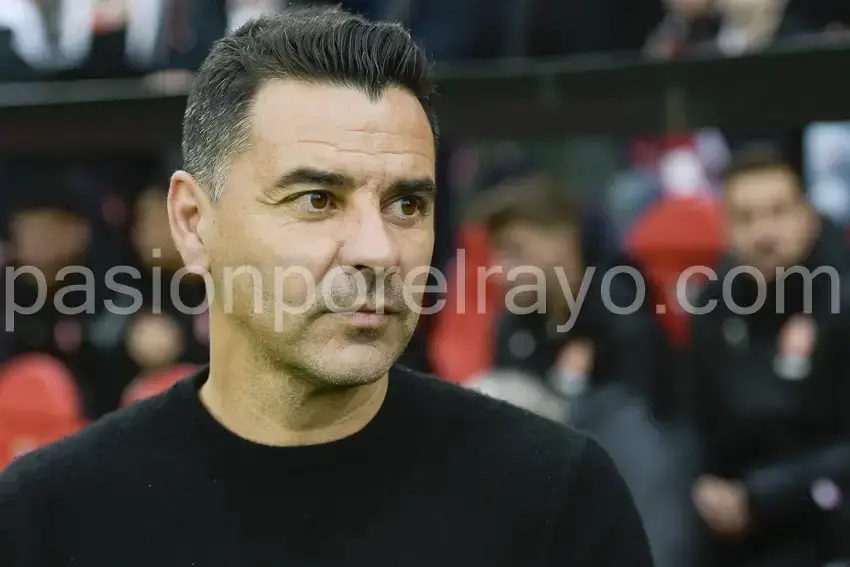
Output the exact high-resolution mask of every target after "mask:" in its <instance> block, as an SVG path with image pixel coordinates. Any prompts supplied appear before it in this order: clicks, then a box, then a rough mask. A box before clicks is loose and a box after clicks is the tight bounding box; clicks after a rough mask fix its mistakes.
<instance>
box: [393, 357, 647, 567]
mask: <svg viewBox="0 0 850 567" xmlns="http://www.w3.org/2000/svg"><path fill="white" fill-rule="evenodd" d="M406 378H409V379H411V380H412V381H413V384H415V387H416V388H417V389H418V392H417V394H418V395H419V396H420V398H424V399H427V400H429V401H428V402H426V404H425V405H427V406H428V407H429V408H430V409H431V411H432V413H433V414H434V415H435V416H436V417H434V418H433V419H432V420H431V421H427V419H426V418H425V417H424V416H418V419H421V420H425V423H424V424H423V429H429V430H431V431H435V430H436V431H440V432H441V433H442V435H440V436H439V441H440V442H441V446H442V447H444V449H442V450H443V451H444V452H445V455H443V456H444V457H445V458H442V459H440V462H451V463H452V466H453V467H454V468H453V471H454V472H453V475H455V477H460V478H474V479H475V481H474V482H475V485H474V489H471V490H473V491H474V492H476V493H478V494H485V495H489V498H492V499H495V500H498V501H499V502H501V503H503V504H504V505H505V506H507V507H509V508H510V509H511V510H512V511H513V512H514V513H515V514H516V515H517V516H519V517H523V518H525V521H526V522H527V523H529V524H530V525H533V526H534V532H535V534H536V536H535V537H539V538H541V539H539V540H538V541H539V542H540V543H541V544H542V546H541V549H542V550H544V553H545V554H546V555H547V556H548V558H547V562H546V564H547V565H549V564H551V565H565V564H570V565H575V566H577V567H590V566H593V567H609V566H610V567H614V566H615V565H627V564H628V565H635V566H640V567H649V566H651V565H652V558H651V555H650V551H649V544H648V542H647V538H646V534H645V532H644V529H643V525H642V522H641V519H640V515H639V514H638V511H637V508H636V507H635V504H634V501H633V499H632V496H631V494H630V492H629V489H628V487H627V485H626V483H625V481H624V480H623V477H622V476H621V475H620V473H619V471H618V469H617V466H616V465H615V463H614V461H613V460H612V459H611V457H610V456H609V454H608V453H607V452H606V451H605V450H604V449H603V448H602V447H601V446H600V445H599V443H597V442H596V441H595V440H593V439H592V438H590V437H588V436H586V435H585V434H583V433H580V432H577V431H575V430H573V429H570V428H568V427H565V426H563V425H560V424H558V423H556V422H553V421H550V420H547V419H545V418H542V417H539V416H537V415H534V414H532V413H530V412H527V411H525V410H522V409H519V408H516V407H513V406H510V405H508V404H506V403H503V402H501V401H498V400H495V399H490V398H488V397H486V396H484V395H483V394H478V393H475V392H471V391H468V390H465V389H463V388H461V387H459V386H457V385H453V384H449V383H445V382H442V381H441V380H439V379H437V378H435V377H429V376H426V375H420V374H417V373H414V372H407V373H406ZM435 422H436V423H440V424H442V425H443V426H444V429H442V430H441V429H439V427H437V426H435V425H434V423H435ZM449 459H450V460H449ZM435 460H436V459H435ZM564 534H570V537H564ZM612 541H616V542H617V545H614V546H612V545H610V542H612Z"/></svg>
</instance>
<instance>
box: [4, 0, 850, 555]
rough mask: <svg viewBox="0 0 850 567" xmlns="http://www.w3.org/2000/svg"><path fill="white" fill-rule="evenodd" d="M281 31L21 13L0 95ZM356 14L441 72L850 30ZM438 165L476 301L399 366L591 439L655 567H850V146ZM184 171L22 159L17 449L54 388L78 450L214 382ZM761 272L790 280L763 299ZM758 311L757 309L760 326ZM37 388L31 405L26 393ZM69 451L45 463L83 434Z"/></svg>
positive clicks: (826, 5)
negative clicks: (396, 34)
mask: <svg viewBox="0 0 850 567" xmlns="http://www.w3.org/2000/svg"><path fill="white" fill-rule="evenodd" d="M286 4H290V2H285V1H283V0H0V89H2V87H3V85H2V83H8V82H32V81H67V80H82V79H114V78H144V79H145V80H160V81H165V83H169V82H172V81H173V82H175V83H181V84H185V82H186V81H188V80H190V79H191V73H192V71H193V70H194V69H195V68H196V67H197V66H198V65H199V64H200V62H201V60H202V59H203V57H204V56H205V54H206V52H207V51H208V49H209V47H210V45H211V43H212V42H213V41H215V40H216V39H217V38H218V37H221V36H222V35H224V34H226V33H227V32H228V30H232V29H234V28H235V27H237V26H239V25H240V23H242V22H244V21H245V20H247V19H249V18H250V17H252V16H254V15H257V14H260V13H269V12H274V11H276V10H280V9H281V8H283V7H284V5H286ZM335 4H341V5H342V6H343V7H345V8H348V9H350V10H353V11H357V12H360V13H364V14H366V15H368V16H370V17H372V18H379V19H390V20H396V21H401V22H403V23H404V24H405V25H406V26H408V27H409V28H410V29H411V30H412V33H413V34H414V35H415V36H416V37H418V38H419V39H421V40H422V41H423V43H424V45H425V46H426V48H427V50H428V51H429V52H431V53H432V54H433V55H434V57H435V58H436V59H437V60H438V62H440V63H441V64H448V63H453V62H469V61H472V60H480V59H503V58H525V57H555V56H572V55H582V54H593V55H599V56H603V57H615V56H618V55H619V54H622V55H621V56H623V57H628V56H631V55H640V56H642V57H650V58H660V59H671V58H677V57H685V56H690V55H700V54H712V53H713V54H715V55H724V56H738V55H743V54H746V53H749V52H753V51H759V50H762V49H765V48H768V47H769V46H771V45H772V44H776V43H779V44H782V43H783V42H793V41H795V40H797V39H799V38H804V37H806V36H811V35H824V34H827V35H829V36H835V37H840V36H843V34H844V30H845V29H850V28H848V26H850V3H848V2H846V0H845V1H841V0H663V1H662V0H593V1H590V0H581V1H578V0H574V1H570V2H564V1H562V0H535V1H519V0H517V1H507V0H487V1H486V2H485V1H484V0H351V1H349V2H341V3H338V2H335ZM789 72H791V71H790V70H789ZM730 88H736V86H734V85H730ZM440 152H441V156H440V157H441V160H442V161H441V164H440V169H441V171H440V172H439V175H440V187H441V195H440V199H441V200H442V201H441V203H442V204H441V205H439V207H441V211H438V216H437V221H436V222H437V223H438V227H437V232H438V235H439V238H438V249H437V250H436V251H435V261H434V264H435V267H436V268H438V269H440V270H442V271H443V273H445V274H447V275H448V278H447V279H448V281H449V282H454V281H456V282H459V284H458V285H456V286H452V285H450V286H449V287H448V289H447V290H445V291H444V292H442V293H438V294H434V295H433V297H430V298H429V301H431V302H434V301H445V302H446V303H445V305H444V307H443V308H442V309H441V310H440V311H439V312H437V313H436V314H434V315H431V316H427V317H423V321H422V324H421V328H420V329H419V330H418V332H417V335H416V337H415V338H414V341H413V343H412V344H411V346H410V348H409V349H408V352H406V353H405V356H404V359H403V360H404V362H405V363H406V364H408V365H410V366H413V367H416V368H418V369H421V370H425V371H429V372H434V373H436V374H437V375H439V376H440V377H442V378H444V379H446V380H451V381H454V382H458V383H460V384H463V385H465V386H467V387H470V388H476V389H479V390H481V391H482V392H484V393H486V394H487V395H492V396H496V397H501V398H503V399H505V400H507V401H509V402H510V403H514V404H517V405H520V406H523V407H526V408H527V409H529V410H530V411H534V412H537V413H540V414H542V415H545V416H547V417H548V418H550V419H554V420H559V421H563V422H565V423H569V424H571V425H573V426H576V427H579V428H581V429H583V430H586V431H588V432H590V433H591V434H593V435H594V436H596V437H597V438H598V439H599V440H600V441H601V442H602V444H603V445H604V446H605V447H606V449H608V451H609V452H610V453H611V454H612V456H613V457H614V459H615V461H616V462H617V464H618V466H620V468H621V470H622V472H623V474H624V476H625V477H626V480H627V482H628V483H629V485H630V487H631V489H632V493H633V495H634V498H635V500H636V502H637V504H638V507H639V508H640V510H641V512H642V514H643V516H644V522H645V525H646V529H647V532H648V535H649V537H650V540H651V544H652V546H653V552H654V553H655V556H656V562H657V565H658V567H688V566H693V567H697V566H706V567H713V566H719V565H723V566H726V565H729V566H733V567H734V566H764V567H784V566H788V567H808V566H811V567H815V566H821V565H827V564H833V563H834V564H835V565H839V564H840V565H850V563H848V561H850V545H848V537H847V535H848V534H850V504H847V505H845V494H850V493H848V492H847V491H848V490H850V420H848V417H847V416H848V415H850V411H848V409H850V357H848V356H846V355H845V352H849V351H848V350H847V348H846V346H845V345H847V344H848V342H847V341H850V311H848V310H847V307H850V306H847V303H846V302H847V301H848V299H847V298H850V294H848V292H850V287H848V286H850V279H846V278H843V276H844V274H846V273H847V270H850V248H848V238H847V236H846V234H847V227H848V225H850V122H848V123H847V124H843V123H836V124H811V125H808V126H806V127H805V128H803V129H801V130H798V131H772V132H723V131H718V130H712V129H707V130H698V131H690V132H677V133H675V134H671V135H664V136H639V135H635V136H632V137H629V138H625V137H618V138H614V137H602V136H599V137H574V136H570V135H569V134H568V133H565V135H564V137H563V139H562V140H549V141H546V142H541V143H534V142H525V143H518V142H513V141H488V142H484V141H481V140H459V139H455V140H445V141H443V143H442V147H441V150H440ZM179 167H180V158H179V156H178V157H175V152H174V151H173V148H169V147H165V144H164V147H163V148H162V151H161V152H159V153H156V154H154V155H151V154H138V155H126V154H122V155H78V154H77V153H75V152H73V151H70V150H69V152H68V153H67V154H61V155H57V154H55V153H50V154H37V155H35V154H34V155H0V265H4V266H6V267H7V269H6V270H5V271H4V274H3V276H2V281H3V285H4V289H5V291H6V300H5V303H4V307H3V309H2V310H0V314H2V317H3V321H4V324H5V332H4V333H2V335H0V361H3V362H4V363H5V366H4V367H3V368H0V448H2V450H3V451H6V452H7V453H14V452H16V451H24V450H26V449H27V448H29V447H30V446H31V445H35V444H38V442H39V439H38V435H36V434H32V435H31V438H30V439H29V441H27V440H26V439H24V440H21V439H17V440H15V442H14V444H12V445H9V443H11V442H10V441H9V437H8V435H7V434H6V433H4V427H5V428H7V429H8V428H9V427H12V426H10V425H9V423H10V421H9V417H8V415H11V414H12V413H14V412H15V411H17V410H20V408H21V407H26V410H27V411H28V412H30V413H31V414H32V413H37V412H38V411H41V410H40V408H39V407H37V404H32V403H30V402H29V400H32V399H35V398H36V397H39V396H41V397H45V396H46V397H47V398H50V397H51V396H50V393H49V392H48V393H47V394H45V391H46V389H49V387H50V386H49V384H52V383H54V382H55V380H54V382H50V381H42V382H40V384H41V386H37V387H32V384H33V383H34V382H36V381H37V380H36V378H37V377H36V375H39V376H41V375H42V374H43V373H45V372H46V370H45V368H47V367H46V366H45V365H44V363H45V361H46V360H49V361H52V363H56V364H55V365H53V366H50V365H48V366H49V368H50V369H52V370H51V372H52V371H56V369H58V368H61V372H60V373H61V374H62V376H63V377H64V378H63V379H66V380H65V382H66V383H70V384H73V389H72V394H71V396H72V398H73V402H72V404H71V405H72V406H73V407H72V411H71V413H73V411H76V410H73V408H77V410H78V411H77V413H78V415H72V416H70V417H68V415H67V411H66V413H65V414H63V415H65V418H66V421H67V423H66V425H67V427H70V428H73V427H78V426H79V425H80V424H85V423H87V422H90V421H92V420H96V419H99V418H100V417H102V416H103V415H105V414H107V413H109V412H112V411H115V410H116V409H118V408H120V407H121V406H122V405H126V404H128V403H131V402H132V401H133V400H134V399H135V398H136V397H138V396H140V395H143V394H141V393H140V392H141V391H142V390H143V389H144V388H143V386H144V385H145V384H148V385H150V384H153V385H154V386H151V388H150V390H149V392H148V393H153V392H154V391H156V389H157V387H160V386H162V387H164V386H165V385H167V383H169V381H171V380H173V379H174V378H175V377H179V376H181V375H183V374H184V373H185V369H186V368H188V367H190V366H193V365H200V364H203V363H204V362H205V361H206V360H207V358H208V352H207V351H208V322H207V318H206V311H205V291H204V281H203V279H201V278H200V277H198V276H195V275H192V274H187V273H184V272H182V271H181V265H182V262H181V259H180V256H179V254H177V252H176V250H175V249H174V247H173V245H172V242H171V238H170V235H169V228H168V218H167V211H166V207H165V195H166V192H167V183H168V177H169V174H170V172H172V171H173V170H175V169H177V168H179ZM796 265H799V266H803V267H804V268H806V269H808V270H810V271H814V270H817V269H822V268H830V269H832V270H833V271H834V272H835V273H836V274H837V277H836V278H833V279H830V277H829V276H827V277H824V276H818V278H815V279H813V280H812V282H813V283H811V290H808V288H807V285H808V284H807V283H806V281H804V280H803V279H801V278H800V277H797V278H796V279H795V276H791V277H790V278H788V279H787V281H786V280H779V279H776V278H771V277H769V274H771V273H773V272H774V270H775V268H776V267H778V266H796ZM69 266H77V267H83V268H85V269H86V270H87V271H83V270H73V271H71V272H68V270H67V268H68V267H69ZM522 266H532V267H535V268H537V269H538V270H539V273H541V274H543V278H544V282H545V286H544V287H545V289H546V293H545V294H544V295H545V297H544V298H543V299H544V300H545V304H546V308H545V313H541V312H540V311H541V309H539V307H540V304H539V300H540V299H541V298H540V296H539V295H535V294H533V293H529V290H531V289H534V288H535V286H536V285H537V284H539V283H540V282H539V281H537V280H536V279H535V278H526V277H525V276H524V275H523V276H519V277H515V278H514V277H504V276H505V274H508V273H509V272H510V270H511V268H519V267H522ZM740 266H749V267H752V268H753V270H751V271H752V272H754V273H757V274H767V275H768V277H767V278H766V280H765V281H764V282H762V284H763V285H761V286H759V285H757V284H758V283H759V282H758V278H757V277H754V276H752V274H749V275H748V274H747V273H744V274H743V275H741V274H740V273H738V272H741V270H740V269H739V268H740ZM119 267H120V269H116V268H119ZM694 267H705V268H706V269H707V268H711V269H713V270H714V273H715V274H716V275H717V281H710V280H709V279H708V278H706V277H704V276H705V273H704V272H705V270H701V272H703V273H700V272H693V268H694ZM494 268H495V269H494ZM689 269H690V270H691V272H692V276H691V277H687V278H683V277H682V274H683V273H686V272H688V270H689ZM488 270H490V271H492V274H491V275H492V277H489V276H486V275H485V274H486V273H488V272H487V271H488ZM736 270H737V271H736ZM730 273H732V274H733V276H734V277H732V278H729V277H728V275H729V274H730ZM500 274H501V275H500ZM693 274H695V275H693ZM736 274H737V276H736ZM724 278H725V279H724ZM845 279H846V281H845ZM727 280H729V281H731V283H730V284H729V285H724V282H725V281H727ZM780 281H782V282H783V286H780V285H779V283H778V282H780ZM106 282H111V283H110V284H109V285H107V284H106ZM830 286H832V287H830ZM780 288H781V290H780ZM81 289H86V290H87V291H84V292H81ZM88 290H93V291H94V292H93V293H90V292H89V291H88ZM128 290H134V291H135V294H128V293H126V292H127V291H128ZM565 290H569V293H567V292H565ZM809 291H811V293H810V295H811V297H812V299H811V300H810V301H809V300H806V298H805V295H806V294H807V293H809ZM762 292H763V293H764V299H762V300H761V303H762V304H763V305H762V306H761V307H760V308H757V309H752V310H749V311H748V310H746V309H744V310H742V309H740V308H738V307H737V306H744V307H746V306H750V305H753V304H754V303H758V302H759V298H760V297H761V295H759V294H761V293H762ZM780 296H781V297H780ZM833 297H837V299H836V300H834V301H833V302H832V303H830V300H831V299H833ZM57 298H61V302H60V303H61V304H62V305H64V308H63V309H57V308H56V304H55V302H54V300H55V299H57ZM506 298H510V300H511V302H513V304H514V308H512V309H507V308H506ZM729 298H732V300H733V301H732V302H731V303H732V305H731V307H730V301H729ZM780 299H781V305H782V308H781V309H779V308H778V307H777V306H778V305H779V304H780ZM712 300H715V303H716V305H717V306H718V307H716V308H713V309H711V310H708V311H707V312H706V313H705V314H698V315H696V314H694V311H695V310H697V309H695V308H696V307H698V306H704V305H705V304H706V302H710V301H712ZM128 301H130V302H131V303H133V302H135V303H134V304H133V305H130V304H128V303H127V302H128ZM612 303H613V304H614V306H616V307H621V308H624V307H627V306H630V305H633V306H635V308H634V309H629V310H627V311H628V312H627V313H620V312H616V310H615V309H612V306H611V304H612ZM462 305H463V306H465V307H462ZM688 305H689V306H690V309H686V307H688ZM834 305H838V307H839V308H838V309H833V308H832V307H833V306H834ZM565 323H567V324H566V325H565ZM33 356H36V357H38V358H32V357H33ZM27 357H29V358H27ZM22 361H23V363H22ZM27 361H29V362H30V364H26V362H27ZM52 363H51V364H52ZM187 365H188V366H187ZM21 376H26V377H27V379H26V380H23V381H22V380H21V379H20V377H21ZM15 378H17V380H16V379H15ZM39 379H40V378H39ZM22 382H27V384H28V385H27V386H25V388H24V390H23V391H25V392H27V393H26V394H25V395H20V394H18V395H17V397H16V395H15V393H14V392H12V387H11V386H9V384H13V383H15V384H20V383H22ZM4 384H5V386H4ZM157 384H159V385H160V386H157ZM140 386H142V390H140ZM26 388H31V389H30V390H27V389H26ZM39 388H40V389H39ZM53 397H54V398H55V396H53ZM39 399H41V398H39ZM10 400H13V401H10ZM66 402H67V400H66ZM51 403H59V404H60V405H61V404H62V401H60V402H56V400H55V399H53V401H52V402H51ZM66 409H67V408H66ZM4 412H6V413H4ZM18 413H20V412H18ZM16 415H17V414H16ZM4 416H5V417H4ZM15 419H21V418H20V415H17V417H16V418H15ZM27 419H29V421H28V422H27V423H28V424H31V423H32V422H33V420H32V419H30V418H29V417H28V418H26V419H24V421H26V420H27ZM27 427H29V425H27ZM12 428H14V427H12ZM47 429H48V432H47V433H45V439H46V438H48V437H50V436H51V435H52V436H54V437H55V436H56V434H58V433H61V431H62V427H61V426H55V425H54V429H50V428H49V427H48V428H47ZM4 435H5V437H4ZM4 443H5V444H6V445H4ZM7 445H8V446H7ZM10 446H11V447H12V448H9V447H10ZM10 456H13V455H0V466H2V464H3V462H4V460H5V459H6V458H7V457H10ZM611 544H612V545H616V542H611ZM842 560H843V561H845V563H840V561H842ZM831 562H832V563H831Z"/></svg>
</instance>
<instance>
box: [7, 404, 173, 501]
mask: <svg viewBox="0 0 850 567" xmlns="http://www.w3.org/2000/svg"><path fill="white" fill-rule="evenodd" d="M168 396H169V393H166V394H163V395H160V396H157V397H154V398H151V399H149V400H144V401H141V402H138V403H136V404H134V405H133V406H130V407H128V408H125V409H122V410H119V411H117V412H115V413H113V414H110V415H108V416H106V417H104V418H102V419H100V420H99V421H97V422H95V423H93V424H91V425H89V426H87V427H86V428H84V429H83V430H81V431H79V432H78V433H76V434H74V435H72V436H69V437H66V438H65V439H62V440H60V441H57V442H55V443H53V444H51V445H48V446H45V447H42V448H40V449H37V450H35V451H32V452H30V453H27V454H25V455H23V456H21V457H19V458H18V459H16V460H15V461H13V462H12V463H11V464H10V465H9V466H7V467H6V468H5V469H4V470H3V471H2V472H0V508H2V507H3V506H5V505H6V504H7V503H8V502H10V501H11V500H12V499H26V500H29V499H33V498H34V499H42V498H49V497H52V496H55V495H57V494H59V493H62V494H70V493H72V492H73V491H85V490H86V489H87V488H95V487H96V486H97V484H98V483H99V482H101V481H103V480H105V479H110V478H115V475H116V474H121V468H122V467H125V468H126V467H135V466H136V465H138V463H139V462H142V461H144V460H145V459H146V458H147V456H148V455H150V454H151V453H152V452H153V451H155V450H157V449H156V447H158V446H159V447H161V444H160V442H161V441H162V440H164V439H169V436H170V437H171V438H172V439H173V438H174V431H173V429H172V428H169V427H167V425H166V423H164V420H163V416H164V413H165V412H166V411H167V410H168V409H169V403H168ZM169 429H171V431H170V432H169Z"/></svg>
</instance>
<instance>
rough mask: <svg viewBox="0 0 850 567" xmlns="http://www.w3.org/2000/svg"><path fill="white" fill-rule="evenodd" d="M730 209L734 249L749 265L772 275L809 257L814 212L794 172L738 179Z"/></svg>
mask: <svg viewBox="0 0 850 567" xmlns="http://www.w3.org/2000/svg"><path fill="white" fill-rule="evenodd" d="M726 207H727V214H728V218H729V233H730V234H729V236H730V240H731V245H732V249H733V252H734V253H735V254H736V255H737V256H738V258H739V259H740V260H741V262H742V263H743V264H745V265H747V266H752V267H754V268H756V269H757V270H759V271H760V272H762V274H764V276H765V277H766V278H768V279H772V278H773V277H774V276H775V275H776V268H778V267H791V266H793V265H795V264H797V263H798V262H800V261H802V260H803V259H804V257H805V255H806V253H807V250H808V248H809V246H810V244H811V236H812V223H813V219H814V215H813V213H812V211H811V209H810V208H809V206H808V204H807V203H806V201H805V199H804V198H803V195H802V194H801V192H800V189H799V187H798V186H797V181H796V179H795V178H794V177H793V176H792V175H790V174H789V173H788V172H786V171H782V170H780V169H776V170H769V171H760V172H753V173H747V174H744V175H741V176H740V177H738V178H736V179H734V180H732V181H731V182H730V184H729V186H728V187H727V188H726Z"/></svg>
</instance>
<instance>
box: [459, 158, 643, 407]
mask: <svg viewBox="0 0 850 567" xmlns="http://www.w3.org/2000/svg"><path fill="white" fill-rule="evenodd" d="M475 216H476V217H477V218H476V220H477V221H478V222H480V223H481V224H482V225H483V226H484V227H485V228H486V229H487V231H488V232H489V233H490V236H491V239H492V243H493V251H494V256H495V257H494V265H495V267H494V272H495V271H498V273H493V275H492V277H498V278H501V279H502V281H503V283H504V284H505V287H506V288H507V296H506V307H507V311H506V312H505V314H504V316H503V318H502V320H501V323H500V325H499V329H498V331H497V339H496V340H497V342H498V347H497V349H496V350H497V353H496V360H495V367H496V368H497V369H511V370H516V371H521V372H523V373H525V374H527V375H528V376H530V377H533V378H534V379H536V380H538V381H539V382H540V383H541V384H542V385H543V386H544V387H545V388H546V389H547V390H548V391H550V392H551V393H552V394H553V395H555V396H559V397H573V396H575V395H578V394H580V393H582V392H586V391H588V390H589V389H592V388H598V387H603V386H606V385H609V384H614V383H616V384H621V385H624V386H626V387H627V388H628V389H629V390H630V391H632V392H633V393H634V394H636V395H641V394H642V393H644V392H646V391H648V390H647V386H648V385H649V383H650V382H651V380H652V375H653V372H654V370H655V368H654V364H656V361H654V360H653V359H652V357H651V356H649V354H650V353H652V352H655V340H656V336H657V335H656V333H654V332H653V331H654V330H655V324H654V321H653V319H652V317H651V315H650V314H649V313H648V312H647V311H646V309H645V306H644V305H642V301H643V292H642V291H641V289H642V283H641V282H640V281H637V280H640V275H639V274H638V273H637V272H636V271H635V270H634V269H633V268H631V267H629V266H621V267H620V268H619V269H617V270H614V269H613V268H614V266H613V265H611V264H609V263H600V265H591V263H595V261H594V260H593V259H591V258H589V254H588V252H589V251H591V250H592V249H593V247H594V246H593V244H594V243H593V242H587V243H585V242H583V240H582V238H581V235H580V232H581V230H580V229H581V217H580V215H579V213H578V211H577V210H576V208H575V207H574V206H573V205H572V203H571V202H570V200H569V197H568V196H567V195H566V194H565V191H564V190H563V189H562V188H561V187H559V186H558V185H557V183H556V182H555V181H554V180H552V179H550V178H548V177H546V176H543V175H528V176H523V177H519V178H514V179H509V180H507V181H504V182H503V183H502V184H501V186H499V187H496V188H494V189H492V190H490V191H488V192H487V193H486V194H485V195H484V196H483V197H482V198H481V200H480V202H479V203H478V207H477V210H476V211H475ZM639 288H641V289H639Z"/></svg>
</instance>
